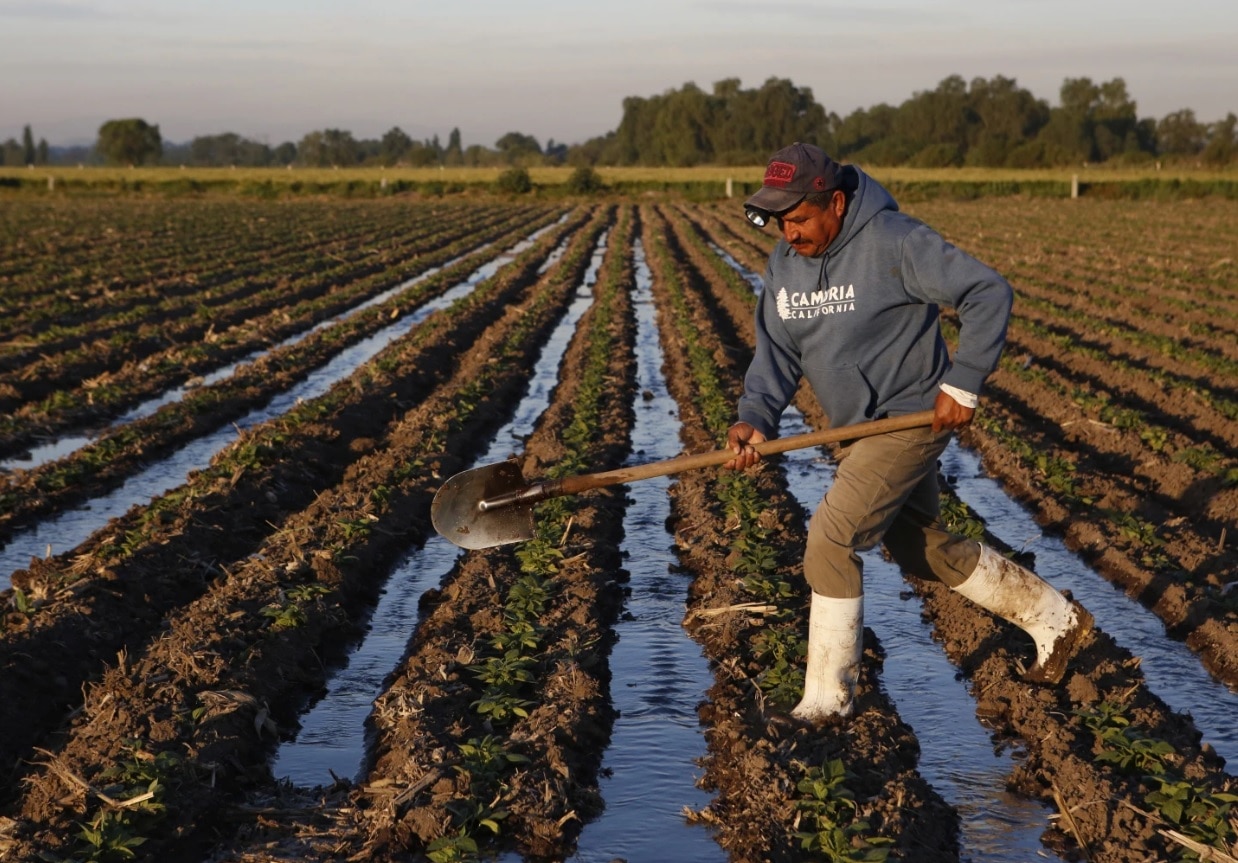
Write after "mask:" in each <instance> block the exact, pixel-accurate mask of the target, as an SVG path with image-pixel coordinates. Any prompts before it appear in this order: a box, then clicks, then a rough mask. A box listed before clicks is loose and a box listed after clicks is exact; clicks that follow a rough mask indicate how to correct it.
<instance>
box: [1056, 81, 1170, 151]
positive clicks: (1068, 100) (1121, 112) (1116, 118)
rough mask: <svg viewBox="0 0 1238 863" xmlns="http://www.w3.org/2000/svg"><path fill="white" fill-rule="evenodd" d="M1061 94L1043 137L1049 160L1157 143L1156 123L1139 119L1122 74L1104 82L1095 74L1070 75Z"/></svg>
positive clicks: (1146, 148)
mask: <svg viewBox="0 0 1238 863" xmlns="http://www.w3.org/2000/svg"><path fill="white" fill-rule="evenodd" d="M1061 98H1062V104H1061V105H1060V106H1059V107H1057V108H1054V109H1053V110H1052V111H1051V112H1050V115H1049V122H1048V123H1046V124H1045V127H1044V128H1043V129H1042V130H1041V133H1040V135H1039V136H1038V139H1039V140H1040V142H1041V143H1042V144H1043V147H1044V150H1043V158H1044V160H1045V161H1046V162H1047V163H1049V164H1068V163H1077V162H1095V161H1104V160H1105V159H1110V158H1113V157H1114V156H1118V155H1122V154H1126V155H1128V156H1129V155H1132V154H1136V153H1140V152H1150V151H1151V150H1152V148H1153V147H1154V146H1155V140H1154V133H1155V125H1154V124H1151V123H1145V122H1142V121H1140V119H1139V117H1138V114H1137V110H1136V105H1135V102H1134V100H1133V99H1131V98H1130V96H1129V94H1128V93H1127V92H1126V82H1125V81H1124V80H1122V79H1121V78H1114V79H1113V80H1112V81H1106V82H1105V83H1103V84H1099V85H1098V84H1094V83H1092V79H1090V78H1067V79H1066V80H1065V81H1064V82H1063V83H1062V90H1061Z"/></svg>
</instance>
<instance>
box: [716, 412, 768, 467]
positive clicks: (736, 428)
mask: <svg viewBox="0 0 1238 863" xmlns="http://www.w3.org/2000/svg"><path fill="white" fill-rule="evenodd" d="M765 440H766V438H765V435H763V434H761V433H760V432H759V431H757V430H756V429H755V428H753V427H752V426H751V425H749V424H748V423H736V424H735V425H733V426H731V427H730V428H729V429H727V433H726V445H727V448H728V449H730V450H731V451H732V452H733V453H735V458H733V459H731V460H730V461H728V462H726V463H725V464H723V465H722V466H723V467H724V468H727V469H728V470H744V469H745V468H750V467H752V466H753V465H754V464H756V463H757V462H759V461H760V460H761V454H760V453H759V452H757V451H756V450H755V449H753V448H752V445H753V444H758V443H762V442H764V441H765Z"/></svg>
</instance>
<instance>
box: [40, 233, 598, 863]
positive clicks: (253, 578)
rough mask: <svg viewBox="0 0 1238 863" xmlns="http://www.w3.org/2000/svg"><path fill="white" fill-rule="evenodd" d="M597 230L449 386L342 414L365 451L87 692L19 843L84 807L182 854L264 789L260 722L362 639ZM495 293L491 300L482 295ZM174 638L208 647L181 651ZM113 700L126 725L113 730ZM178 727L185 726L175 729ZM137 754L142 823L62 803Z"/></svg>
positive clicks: (264, 725) (85, 798) (379, 365)
mask: <svg viewBox="0 0 1238 863" xmlns="http://www.w3.org/2000/svg"><path fill="white" fill-rule="evenodd" d="M603 227H604V214H602V213H599V214H598V217H596V218H594V219H593V221H592V222H591V224H590V225H589V226H588V227H587V228H585V229H584V230H583V231H581V232H579V233H578V234H577V236H576V238H575V240H574V241H573V246H572V250H571V251H570V252H569V253H568V254H566V255H565V256H564V258H563V261H562V263H561V264H560V265H558V266H556V267H555V268H553V269H552V270H551V271H550V272H549V273H548V274H547V275H546V276H545V277H544V278H542V279H539V280H538V283H537V285H536V286H533V287H531V288H530V289H528V290H527V291H524V292H521V294H519V295H516V296H512V297H509V298H508V300H507V301H506V302H504V303H503V305H504V306H505V307H506V309H507V310H506V312H505V313H504V314H502V315H500V316H499V317H498V318H497V320H494V322H493V324H491V325H489V326H484V327H483V329H484V334H482V335H481V336H480V338H479V341H478V342H477V343H476V349H475V350H473V351H470V352H469V353H468V355H469V356H471V357H472V359H471V361H469V362H467V363H464V364H460V363H455V362H451V363H448V364H447V369H448V370H449V371H451V372H452V376H451V380H450V382H444V383H443V384H442V385H441V386H439V387H438V388H437V389H436V390H435V391H434V392H433V395H430V396H429V397H427V398H424V399H418V400H417V401H416V402H415V405H416V406H415V407H414V408H413V409H412V410H411V411H409V412H408V413H406V414H404V415H403V416H400V417H398V418H397V420H396V421H395V423H394V424H393V425H392V426H391V427H390V428H389V429H388V430H387V431H386V432H385V433H383V434H382V435H381V436H380V437H379V438H378V439H371V440H369V442H368V443H365V441H366V439H367V437H368V434H370V433H372V432H373V430H374V427H375V421H377V426H379V427H381V426H382V425H385V424H386V419H385V417H384V414H385V413H387V412H388V411H386V410H384V409H383V408H382V407H381V406H378V405H370V406H369V407H368V408H365V407H362V406H361V405H357V406H356V407H354V408H353V409H352V410H353V411H354V412H359V413H362V414H365V415H367V416H368V419H369V424H370V428H369V429H365V428H364V427H359V428H357V429H356V430H355V431H354V432H353V433H352V436H353V437H352V442H353V444H354V445H357V444H361V443H365V446H366V448H367V449H369V448H372V449H370V451H369V452H367V453H366V454H365V455H363V456H361V457H360V458H359V459H357V460H356V463H355V464H353V465H351V466H350V467H349V469H348V470H347V471H346V472H345V474H344V475H343V476H341V477H340V479H339V480H338V481H337V482H335V483H333V484H332V485H330V486H329V487H327V488H326V490H324V491H323V492H321V493H320V494H319V495H318V497H317V499H316V500H314V501H313V503H312V504H311V505H310V506H309V507H308V508H307V509H306V510H305V511H304V513H302V514H299V515H294V516H293V517H291V518H289V519H287V520H286V521H284V522H283V523H282V524H281V525H280V528H279V530H278V531H277V532H276V533H274V534H273V535H272V536H271V537H270V538H269V539H268V540H267V541H266V542H265V543H264V544H263V545H262V546H261V547H260V549H259V550H258V551H257V552H256V553H255V554H254V555H252V556H250V557H249V558H248V559H246V560H242V561H237V562H236V563H235V564H233V566H232V567H231V569H230V571H229V572H228V573H227V574H226V576H225V577H223V578H221V579H219V580H218V581H217V583H216V584H215V585H213V586H212V589H211V590H210V591H209V592H208V593H206V594H205V595H203V596H202V597H201V599H199V600H197V601H195V602H192V603H190V604H188V605H186V606H185V607H184V609H183V610H181V611H178V612H176V613H174V614H173V615H172V616H171V617H170V618H169V623H168V627H169V629H168V635H167V637H165V638H161V639H159V640H157V641H154V642H152V643H151V644H149V645H148V646H146V647H145V648H144V649H143V650H142V652H141V653H140V654H136V655H134V656H131V657H130V658H129V659H128V661H125V659H124V658H122V660H121V662H119V663H118V664H117V666H116V667H115V668H113V669H112V670H110V671H109V673H108V674H107V675H106V676H105V678H104V680H102V681H101V682H100V683H99V684H98V685H96V686H93V687H90V690H89V692H88V694H87V700H86V702H85V704H84V705H83V709H82V711H81V718H80V719H79V720H77V721H75V722H74V724H73V729H72V734H71V736H70V737H69V740H68V743H67V744H66V745H64V746H63V747H60V748H59V750H58V751H57V752H56V755H55V757H54V758H51V759H49V760H48V761H47V762H46V764H45V765H44V766H45V769H44V770H42V771H40V773H39V774H38V775H37V776H34V777H31V779H30V780H29V781H28V785H29V787H30V789H31V790H30V791H29V792H28V793H27V794H26V795H25V797H24V799H23V803H22V810H21V811H22V815H23V817H24V818H25V819H28V820H32V821H33V823H34V825H35V826H34V827H33V828H32V829H31V830H30V831H29V832H25V831H23V832H22V833H20V834H19V841H21V842H29V843H30V844H29V845H28V846H26V847H29V848H51V849H58V848H62V847H64V838H65V837H64V836H63V832H64V831H63V829H62V828H59V827H58V826H57V824H59V823H63V820H64V819H72V818H78V819H80V818H83V817H85V818H91V817H94V818H100V819H101V820H102V821H104V822H108V823H110V824H111V825H112V826H113V828H118V827H125V826H128V827H130V828H141V827H149V826H158V828H159V834H160V838H159V839H158V840H152V842H151V843H149V844H148V845H147V846H144V847H143V848H142V852H141V853H142V855H143V857H144V859H159V858H160V857H161V856H167V855H172V856H184V855H186V854H189V853H191V851H190V849H197V853H198V854H201V853H202V852H203V851H204V850H205V845H204V843H206V844H213V842H214V840H215V836H214V835H213V831H214V829H215V828H216V824H217V822H215V821H214V818H213V815H218V814H219V813H220V811H221V804H222V803H223V802H224V801H226V800H227V799H228V798H229V797H231V796H233V795H235V794H236V793H238V792H239V791H241V790H243V789H244V788H246V787H252V785H253V783H255V782H258V783H265V784H267V785H268V786H269V783H270V777H269V772H268V770H267V769H266V768H265V767H258V766H257V765H262V764H264V753H266V752H269V751H270V748H271V745H272V743H273V740H274V735H273V733H270V734H269V733H268V731H269V732H274V731H275V723H280V724H284V725H287V724H289V723H291V722H292V721H293V720H294V716H295V712H294V711H295V706H296V705H297V704H299V703H301V702H302V701H303V699H304V698H305V696H306V694H307V693H308V692H311V691H313V690H314V689H316V688H318V687H320V686H321V685H322V683H323V676H324V673H325V672H324V668H323V664H322V663H323V662H326V663H331V662H334V661H338V660H339V659H340V658H341V654H342V651H343V648H344V647H345V646H346V645H347V644H348V643H349V641H350V640H351V639H353V638H355V637H356V635H357V634H358V631H359V627H360V619H361V618H362V616H363V615H362V614H361V613H360V612H361V609H362V608H363V607H364V605H366V604H369V603H372V602H373V600H374V598H375V593H376V592H377V589H378V587H379V586H380V584H381V580H382V579H381V578H380V577H379V575H380V574H381V573H385V572H387V571H388V570H389V568H390V566H391V564H392V563H393V561H394V560H395V559H396V557H397V556H398V554H399V553H400V552H401V551H402V550H404V549H406V548H407V547H408V543H409V542H410V541H418V537H419V536H420V537H421V538H424V536H425V532H426V531H427V529H428V525H427V524H426V523H425V522H424V513H425V511H426V509H427V508H428V503H429V497H430V494H431V492H432V489H433V486H434V485H435V484H437V482H438V478H439V477H440V476H441V475H442V474H443V473H444V472H449V471H451V470H452V469H453V468H454V466H455V463H456V462H457V459H456V458H455V457H453V456H449V455H447V451H448V450H449V451H467V449H468V447H469V445H470V443H471V442H473V441H476V440H477V439H478V437H479V436H483V435H484V434H485V433H487V432H488V433H490V434H492V433H493V429H494V427H495V425H497V421H498V420H497V415H498V413H499V412H501V410H500V411H495V410H494V408H496V407H498V406H499V405H501V404H510V402H511V401H512V400H514V398H515V397H516V396H517V395H518V393H519V392H520V390H522V389H523V387H524V385H525V383H526V379H527V365H526V363H527V362H528V361H529V358H530V356H531V354H532V353H533V352H534V351H536V350H537V348H538V346H539V345H540V343H541V342H542V341H543V340H544V339H545V338H546V336H547V335H548V334H549V329H550V327H551V325H552V324H553V322H554V320H555V319H556V317H557V316H558V315H559V314H560V313H561V311H562V309H563V307H564V305H565V304H566V303H567V302H568V300H569V299H570V295H571V292H572V291H573V290H574V288H575V284H576V283H577V281H578V280H579V278H580V277H581V275H582V273H583V271H584V266H585V264H587V261H588V252H589V250H590V249H591V248H592V245H593V243H594V242H596V239H597V236H598V234H599V232H600V231H601V229H602V228H603ZM531 263H532V261H531ZM499 301H500V298H499V297H498V296H489V297H485V298H484V299H483V300H480V301H479V302H484V303H485V304H486V305H489V304H491V303H494V302H499ZM480 307H481V306H480V305H479V304H472V307H471V308H469V309H466V310H465V312H466V314H465V316H466V317H472V318H476V317H478V316H477V315H476V312H477V311H478V310H479V309H480ZM468 313H472V314H471V315H470V314H468ZM484 318H485V319H486V322H487V323H489V322H490V320H491V318H490V316H484ZM421 362H424V357H420V359H419V356H418V353H417V352H413V353H411V354H410V353H405V354H404V355H402V356H389V357H388V358H387V359H386V360H385V361H378V362H375V363H372V364H370V365H368V366H367V367H366V369H365V370H363V374H364V375H365V376H368V377H373V378H374V379H375V380H374V386H375V388H376V391H379V392H385V391H387V390H389V388H390V387H391V386H393V385H394V384H395V381H396V380H398V379H399V378H401V377H403V376H404V375H407V374H409V372H410V371H412V370H413V369H414V368H416V367H417V366H418V365H419V364H420V363H421ZM376 408H377V410H376ZM410 522H411V523H412V524H413V525H416V527H414V528H412V529H410V528H409V527H408V525H409V524H410ZM264 618H265V621H264ZM183 644H194V645H204V646H205V648H206V649H205V650H203V649H201V648H199V649H198V650H196V651H195V653H194V654H192V655H190V654H186V653H185V652H184V650H183V648H182V646H181V645H183ZM294 669H296V671H295V672H294ZM162 682H167V683H168V684H169V685H160V683H162ZM117 705H120V706H122V711H123V713H122V715H123V716H125V717H126V721H127V722H128V723H130V728H129V731H128V732H125V731H123V730H117V728H116V727H115V722H116V718H115V717H114V711H115V709H116V706H117ZM268 705H269V711H268ZM104 718H106V720H107V722H108V725H109V726H112V727H113V730H112V731H111V732H109V738H110V740H111V745H109V746H107V747H104V748H100V747H99V743H98V741H95V740H93V735H92V733H91V726H92V723H94V722H96V721H98V720H101V719H104ZM169 723H170V727H169ZM172 728H177V729H180V730H179V733H177V734H175V735H170V733H169V732H170V731H171V730H172ZM126 740H128V742H126ZM134 740H137V741H140V743H139V744H136V746H135V744H134V742H133V741H134ZM135 749H136V750H138V751H141V752H144V753H146V757H148V758H149V760H150V761H151V762H152V763H154V764H156V765H158V766H159V767H160V769H162V770H163V771H164V774H165V775H164V777H163V786H164V788H165V789H166V790H165V792H164V795H163V798H162V802H163V803H164V805H165V806H167V812H166V814H165V815H164V816H162V817H157V818H155V819H153V820H152V819H148V818H147V816H148V815H149V814H150V813H142V812H135V813H134V814H133V816H132V819H131V821H128V823H126V818H125V817H123V816H120V815H118V814H117V813H115V812H113V811H111V810H109V809H108V808H107V807H106V806H105V805H99V803H98V802H97V801H96V800H95V799H93V796H92V795H91V794H89V793H87V794H81V793H71V795H70V799H66V798H65V792H66V791H67V790H70V789H66V788H65V787H63V786H62V784H61V783H62V782H63V781H64V777H65V775H66V773H65V772H66V771H71V772H73V774H74V775H79V776H84V777H86V778H87V780H92V781H99V780H101V779H102V777H104V776H106V775H107V773H106V771H107V768H108V767H109V766H110V765H113V764H117V763H124V762H125V761H126V760H128V759H129V758H133V757H140V756H135V755H134V752H135ZM75 790H76V792H81V791H82V789H80V788H77V789H75ZM144 819H145V820H144ZM19 847H20V846H19ZM78 847H81V844H80V842H79V845H78Z"/></svg>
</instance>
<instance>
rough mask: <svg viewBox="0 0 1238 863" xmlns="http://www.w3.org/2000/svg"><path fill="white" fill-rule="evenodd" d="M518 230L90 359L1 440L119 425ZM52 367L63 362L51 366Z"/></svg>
mask: <svg viewBox="0 0 1238 863" xmlns="http://www.w3.org/2000/svg"><path fill="white" fill-rule="evenodd" d="M549 216H550V212H548V211H543V213H542V218H541V219H536V220H535V221H541V220H542V219H545V218H548V217H549ZM517 223H520V225H521V226H524V225H525V224H526V222H525V220H522V219H520V218H518V214H517V216H512V217H510V218H508V219H506V220H499V221H496V223H495V224H494V225H493V226H491V227H489V228H487V227H486V226H485V225H484V224H483V225H480V226H479V228H478V230H477V231H476V232H475V233H474V234H471V235H470V236H469V237H467V238H465V239H464V240H462V241H460V242H458V243H453V244H449V245H446V246H442V247H439V248H436V249H434V250H432V251H428V252H423V253H421V254H412V255H411V257H410V256H409V253H408V252H407V251H404V254H403V256H402V259H403V260H404V261H405V263H403V264H401V265H400V266H398V267H393V268H391V269H390V270H378V271H375V272H373V273H372V274H370V275H369V276H366V277H363V278H359V279H356V280H347V279H346V280H344V283H343V285H342V287H339V288H338V289H332V290H329V291H328V292H327V293H326V294H325V295H322V296H318V297H307V298H305V299H304V300H303V301H302V302H295V301H294V298H293V297H292V296H291V292H287V293H285V292H283V291H277V292H276V293H277V294H278V295H279V300H278V302H277V309H278V310H277V311H276V312H275V313H274V314H271V315H267V316H259V317H257V318H252V319H251V318H250V317H249V316H247V315H244V314H241V315H240V318H239V319H238V320H239V323H238V325H237V326H236V327H235V328H233V329H231V330H225V331H222V332H219V333H214V332H213V330H212V331H210V332H211V333H212V334H211V336H210V337H209V338H205V340H204V341H198V342H196V343H193V344H190V345H173V346H172V347H171V348H168V349H166V350H161V351H160V352H159V353H157V354H156V355H154V356H147V357H142V358H140V361H138V360H137V359H134V360H130V361H128V362H126V363H125V364H124V365H122V366H120V367H119V368H115V369H112V370H110V371H109V370H108V369H107V368H106V366H104V365H101V364H100V362H99V361H98V360H97V359H90V358H89V356H87V357H85V358H84V359H83V361H84V362H88V363H89V364H90V365H89V369H88V370H86V371H83V372H82V374H81V375H80V376H76V377H74V376H70V378H69V379H68V380H69V383H68V385H67V388H66V389H58V390H55V391H54V392H52V393H51V394H50V395H49V396H48V397H47V398H46V399H45V400H43V401H42V402H41V403H40V402H33V401H32V402H30V403H28V404H24V405H23V406H21V407H20V408H19V409H18V410H16V411H15V412H14V413H13V414H12V415H11V416H9V417H7V418H6V420H5V421H4V423H3V426H0V428H3V431H4V434H3V438H0V439H2V440H3V441H4V449H5V451H6V452H11V451H12V450H13V448H14V447H15V446H20V445H22V444H24V443H28V442H29V441H31V440H32V439H33V437H34V436H35V435H38V434H42V435H47V434H51V433H55V432H57V431H60V430H63V429H65V428H67V427H70V426H72V425H76V424H81V423H86V422H94V423H100V422H102V421H105V420H106V419H108V418H111V417H115V415H116V413H117V412H118V411H120V410H123V409H125V408H129V407H132V406H133V405H134V404H136V403H138V402H139V401H141V400H142V399H143V398H146V397H148V396H150V395H152V394H154V393H157V392H159V391H160V390H162V389H165V388H167V387H168V386H171V385H173V384H176V383H183V382H185V381H186V380H189V379H191V378H192V377H193V376H195V375H199V374H207V373H209V372H210V371H211V370H213V369H214V368H216V367H218V366H219V365H221V364H223V363H226V362H228V361H231V360H236V359H238V358H240V357H244V356H245V355H246V354H248V353H250V352H252V351H254V350H255V349H265V348H268V347H269V346H270V345H271V344H272V343H273V342H276V341H278V340H279V339H282V338H286V337H289V336H292V335H294V334H296V333H298V332H302V331H304V330H305V329H306V328H308V327H311V326H313V325H314V324H317V323H318V322H320V321H322V320H323V319H325V318H328V317H330V316H332V315H335V314H340V313H342V312H344V311H346V310H347V309H348V308H350V307H353V306H355V305H357V304H358V303H359V302H363V301H364V300H366V299H367V298H368V297H371V296H374V295H375V294H376V293H381V292H382V291H384V290H386V289H389V288H390V287H391V286H393V285H397V284H399V283H400V282H402V281H405V280H407V279H409V278H412V277H414V276H416V275H419V274H421V273H424V272H426V271H427V270H428V269H429V268H430V267H432V266H436V265H438V264H441V263H444V262H446V261H448V260H450V259H451V258H453V257H455V256H456V255H458V254H461V253H463V252H466V251H470V250H472V249H475V248H477V247H478V246H481V245H483V244H484V243H486V242H488V241H493V240H495V239H497V238H498V237H499V236H502V235H503V234H504V233H505V232H508V231H510V230H511V229H512V227H513V226H514V225H516V224H517ZM517 229H518V228H517ZM313 280H314V281H315V282H317V283H319V284H321V285H328V284H329V283H330V279H324V278H321V277H318V276H314V277H313ZM214 324H215V322H214V321H213V320H204V321H202V322H201V323H200V324H199V329H205V328H208V327H213V326H214ZM168 336H169V334H168V333H165V332H162V331H161V332H160V333H159V335H158V338H160V339H166V338H167V337H168ZM175 338H177V339H184V338H186V334H185V333H180V334H178V335H175ZM89 353H90V352H89V351H87V354H89ZM48 362H59V360H58V359H56V358H50V359H49V360H48ZM23 374H24V375H29V374H30V370H29V369H25V370H23ZM43 384H45V385H49V386H50V385H53V382H50V381H44V382H43Z"/></svg>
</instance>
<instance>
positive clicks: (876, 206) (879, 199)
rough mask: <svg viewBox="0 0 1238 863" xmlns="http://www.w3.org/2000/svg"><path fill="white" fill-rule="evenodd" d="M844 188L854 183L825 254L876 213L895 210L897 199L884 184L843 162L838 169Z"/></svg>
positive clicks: (857, 230)
mask: <svg viewBox="0 0 1238 863" xmlns="http://www.w3.org/2000/svg"><path fill="white" fill-rule="evenodd" d="M842 178H843V186H844V188H848V187H851V186H853V185H854V187H855V191H854V192H852V193H851V199H850V200H849V201H848V202H847V212H846V213H844V214H843V224H842V229H841V230H840V231H839V232H838V236H837V237H835V238H834V242H832V243H830V245H829V247H828V248H827V249H826V250H825V253H826V254H827V255H832V254H835V253H837V252H838V251H839V250H840V249H842V248H843V247H844V246H846V245H847V243H849V242H851V240H852V238H853V237H855V235H856V234H858V233H859V232H860V229H861V228H863V227H864V226H865V225H867V224H868V223H869V222H871V221H872V220H873V219H874V218H875V217H876V216H877V214H878V213H882V212H898V202H897V201H895V200H894V196H893V195H891V194H890V193H889V192H887V191H886V189H885V187H884V186H882V185H881V184H880V183H878V182H877V181H876V180H874V179H872V178H871V177H869V176H868V174H866V173H864V172H863V171H861V170H859V169H858V168H856V167H855V165H844V166H843V169H842Z"/></svg>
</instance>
